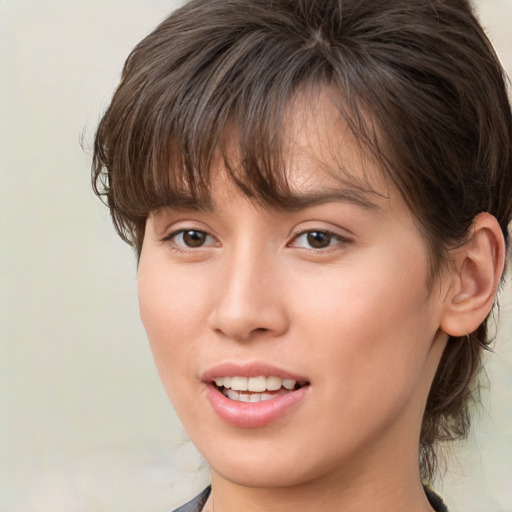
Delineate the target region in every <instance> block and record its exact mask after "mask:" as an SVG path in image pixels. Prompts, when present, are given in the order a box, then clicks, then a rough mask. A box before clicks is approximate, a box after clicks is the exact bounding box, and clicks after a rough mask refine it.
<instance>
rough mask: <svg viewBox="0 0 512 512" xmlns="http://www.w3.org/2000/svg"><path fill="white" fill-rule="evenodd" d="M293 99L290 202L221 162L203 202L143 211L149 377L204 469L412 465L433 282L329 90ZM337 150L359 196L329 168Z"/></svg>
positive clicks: (249, 471) (432, 336) (248, 481)
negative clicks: (272, 205) (261, 197)
mask: <svg viewBox="0 0 512 512" xmlns="http://www.w3.org/2000/svg"><path fill="white" fill-rule="evenodd" d="M293 112H294V114H293V115H292V114H290V116H289V117H288V120H287V135H286V138H287V140H288V141H289V144H288V150H287V151H288V153H287V154H288V157H289V158H288V165H289V169H288V175H289V179H290V183H291V185H292V187H293V190H294V193H295V194H296V195H297V197H298V198H300V200H299V199H298V201H297V205H298V206H297V208H293V209H289V210H272V211H270V210H266V209H265V208H263V207H261V206H258V205H255V204H253V203H252V202H251V201H250V200H249V199H247V198H246V197H244V196H243V195H242V194H241V193H240V191H238V189H237V188H236V187H235V186H233V185H232V184H231V183H230V181H229V180H228V179H227V178H226V177H225V174H224V172H223V169H222V166H221V165H220V164H219V165H218V169H216V171H217V172H216V179H215V181H214V183H213V186H212V198H213V208H212V209H211V210H208V211H205V210H199V209H198V210H174V209H172V208H168V209H162V210H160V211H158V212H154V213H153V214H151V215H150V216H149V218H148V220H147V226H146V235H145V239H144V244H143V249H142V254H141V258H140V266H139V300H140V311H141V317H142V320H143V323H144V325H145V328H146V331H147V334H148V337H149V340H150V343H151V347H152V350H153V353H154V358H155V361H156V364H157V367H158V370H159V373H160V376H161V379H162V381H163V384H164V386H165V388H166V391H167V393H168V395H169V397H170V399H171V401H172V403H173V405H174V407H175V409H176V412H177V413H178V415H179V417H180V419H181V420H182V422H183V425H184V427H185V429H186V430H187V432H188V434H189V436H190V438H191V440H192V442H193V443H194V444H195V445H196V446H197V448H198V449H199V451H200V452H201V453H202V454H203V456H204V457H205V459H206V461H207V462H208V463H209V465H210V467H211V468H212V471H213V473H214V474H215V475H217V476H219V477H220V478H224V479H227V480H230V481H231V482H236V483H239V484H242V485H249V486H256V487H259V486H262V487H264V486H269V487H270V486H292V485H303V484H306V483H307V482H311V481H314V480H318V479H329V478H333V477H334V476H335V477H336V478H340V477H346V478H356V477H357V475H363V474H364V475H369V474H370V473H371V472H372V471H373V472H375V471H380V474H381V475H382V468H384V467H386V468H389V467H390V461H393V462H392V463H400V460H401V458H407V459H411V460H413V461H414V465H415V466H416V471H417V465H418V463H417V445H418V438H419V429H420V424H421V417H422V413H423V409H424V405H425V401H426V397H427V393H428V389H429V387H430V384H431V380H432V378H433V375H434V372H435V369H436V367H437V364H438V362H439V358H440V356H441V353H442V350H443V347H444V343H445V342H446V336H445V335H444V334H443V333H441V332H440V330H439V325H440V317H441V315H442V307H443V300H442V297H443V293H444V287H445V283H444V282H443V278H442V277H439V278H438V279H437V280H436V282H435V283H434V286H432V288H429V287H428V286H427V281H428V268H429V265H428V255H427V248H426V245H425V242H424V240H423V239H422V237H421V236H420V234H419V233H418V230H417V228H416V225H415V222H414V219H413V216H412V215H411V212H410V211H409V209H408V207H407V206H406V204H405V202H404V200H403V199H402V198H401V196H400V195H399V194H398V192H397V191H396V189H395V188H394V187H393V186H391V185H390V184H389V183H386V181H385V180H384V178H383V177H382V175H381V173H380V172H379V171H378V170H377V168H376V166H375V165H374V164H372V162H371V161H370V160H366V159H364V158H361V156H360V153H359V151H358V149H357V145H356V144H355V142H354V141H353V140H352V139H351V137H350V135H349V134H348V132H347V130H345V129H344V128H343V124H342V122H341V121H340V119H339V118H338V115H337V114H336V110H335V108H334V107H333V104H332V102H331V99H330V98H329V95H328V93H327V92H325V91H324V92H322V93H321V94H319V96H318V98H316V99H315V101H307V102H306V101H300V99H299V100H298V101H297V103H296V105H295V107H294V109H293ZM333 147H336V148H337V152H338V157H337V158H336V159H334V158H333V157H332V156H331V155H332V148H333ZM339 154H342V156H343V158H342V160H343V168H344V169H345V172H348V171H347V170H350V174H351V176H352V178H354V179H356V180H360V181H361V182H362V181H363V179H364V181H365V182H366V183H367V185H368V187H367V192H365V193H361V191H359V192H356V191H355V190H353V189H352V190H351V189H350V187H348V186H347V185H346V184H345V185H342V184H341V183H340V181H339V180H337V179H336V177H335V176H333V174H332V172H331V173H328V172H326V169H331V171H332V170H333V169H335V166H336V165H338V166H339V164H340V158H339ZM340 172H341V171H340ZM431 290H432V291H431ZM397 446H400V447H402V448H403V450H397ZM402 452H403V453H402ZM409 462H410V460H409ZM404 464H405V463H404ZM388 470H389V469H388Z"/></svg>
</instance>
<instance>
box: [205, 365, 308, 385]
mask: <svg viewBox="0 0 512 512" xmlns="http://www.w3.org/2000/svg"><path fill="white" fill-rule="evenodd" d="M260 376H263V377H280V378H281V379H291V380H295V381H297V382H309V379H308V378H307V377H305V376H303V375H299V374H296V373H293V372H290V371H288V370H285V369H283V368H280V367H278V366H275V365H273V364H270V363H266V362H263V361H250V362H244V363H241V362H235V361H224V362H222V363H218V364H216V365H214V366H212V367H211V368H209V369H207V370H206V371H205V372H204V373H203V374H202V376H201V380H202V381H203V382H212V381H214V380H215V379H216V378H217V377H260Z"/></svg>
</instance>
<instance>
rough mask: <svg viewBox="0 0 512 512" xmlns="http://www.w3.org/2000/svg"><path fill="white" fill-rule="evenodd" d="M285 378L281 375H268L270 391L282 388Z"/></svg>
mask: <svg viewBox="0 0 512 512" xmlns="http://www.w3.org/2000/svg"><path fill="white" fill-rule="evenodd" d="M282 384H283V380H282V379H280V378H279V377H267V389H268V390H269V391H277V390H278V389H280V388H281V385H282Z"/></svg>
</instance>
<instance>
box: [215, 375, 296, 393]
mask: <svg viewBox="0 0 512 512" xmlns="http://www.w3.org/2000/svg"><path fill="white" fill-rule="evenodd" d="M215 384H216V385H217V386H218V387H219V388H220V387H224V388H225V389H226V390H227V389H233V390H236V391H251V392H253V393H262V392H263V391H277V390H279V389H281V387H283V388H285V389H288V390H292V389H295V385H296V381H294V380H292V379H281V378H280V377H274V376H271V377H263V376H259V377H249V378H247V377H239V376H234V377H216V379H215Z"/></svg>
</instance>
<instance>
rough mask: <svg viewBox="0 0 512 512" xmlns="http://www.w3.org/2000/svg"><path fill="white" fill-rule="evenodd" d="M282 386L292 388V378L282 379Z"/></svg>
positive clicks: (293, 384) (293, 385)
mask: <svg viewBox="0 0 512 512" xmlns="http://www.w3.org/2000/svg"><path fill="white" fill-rule="evenodd" d="M283 387H284V388H286V389H293V388H294V387H295V381H294V380H292V379H284V380H283Z"/></svg>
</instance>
